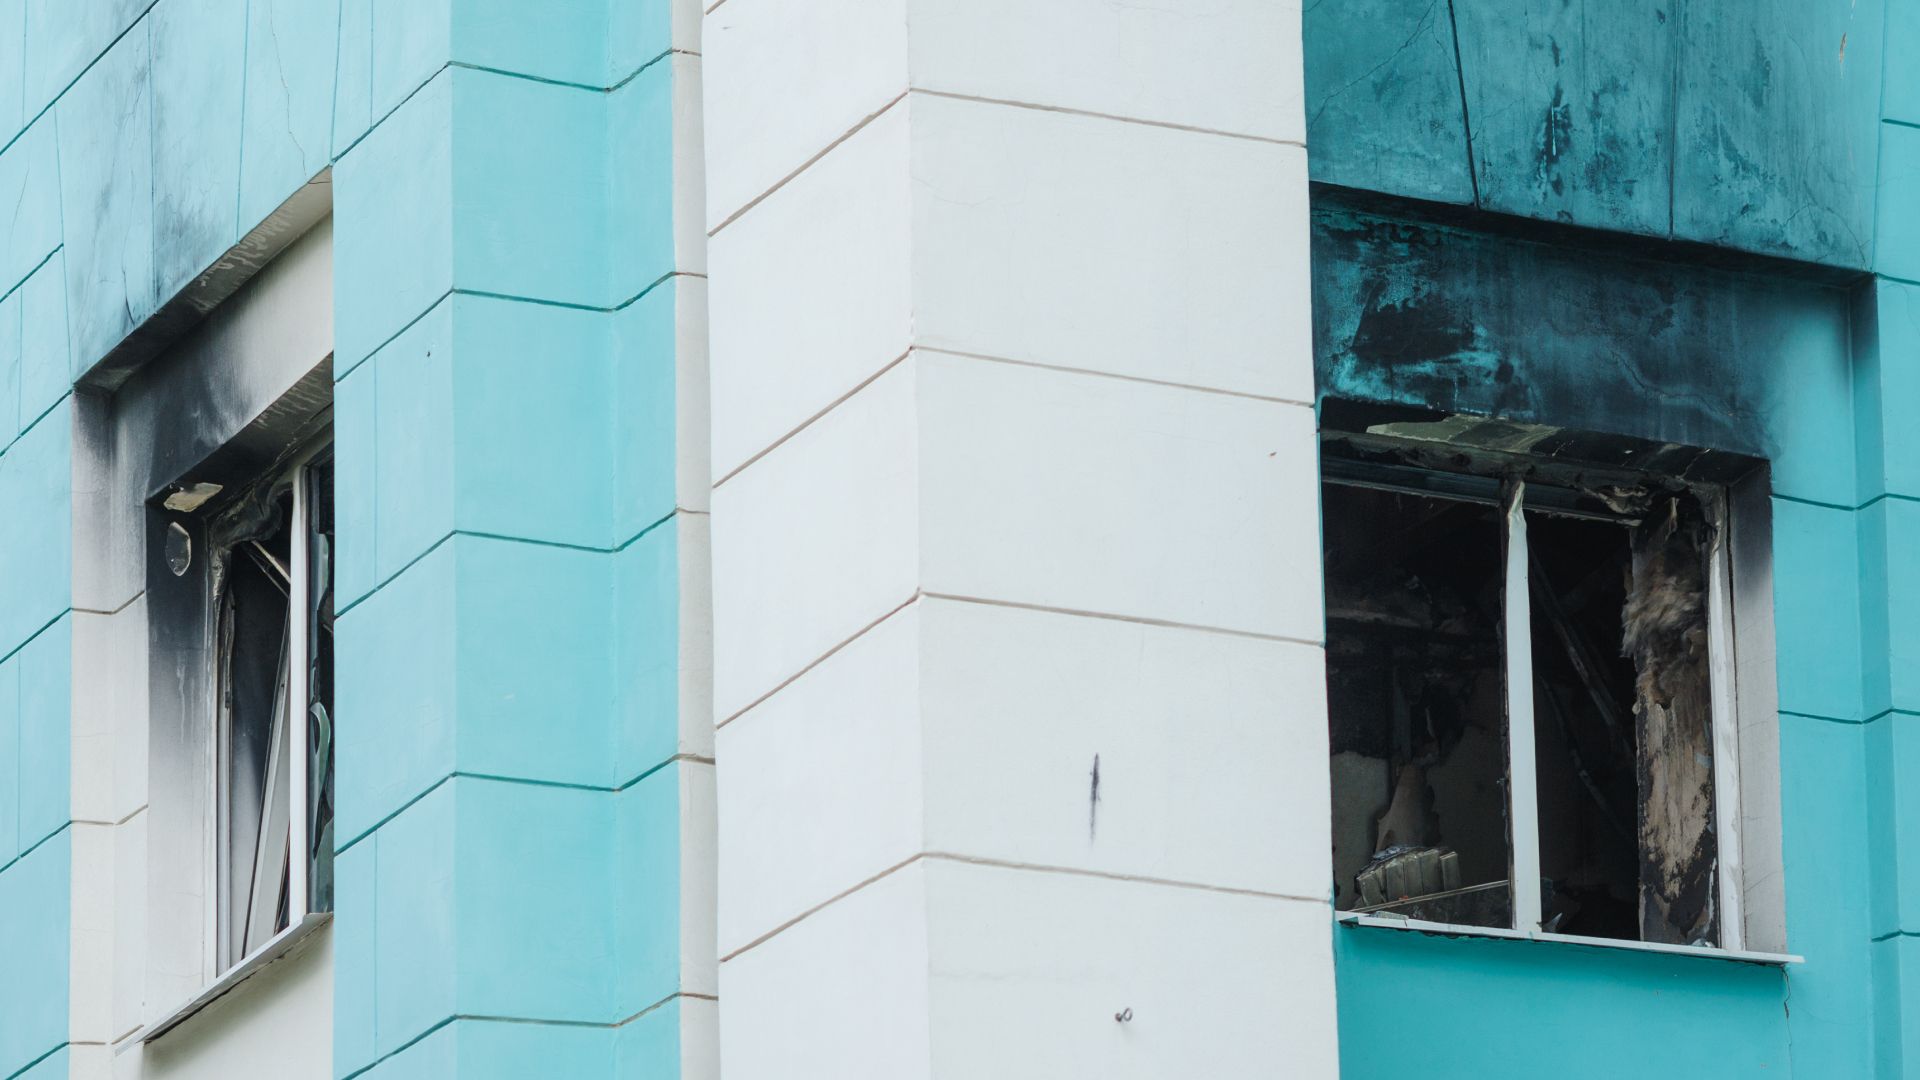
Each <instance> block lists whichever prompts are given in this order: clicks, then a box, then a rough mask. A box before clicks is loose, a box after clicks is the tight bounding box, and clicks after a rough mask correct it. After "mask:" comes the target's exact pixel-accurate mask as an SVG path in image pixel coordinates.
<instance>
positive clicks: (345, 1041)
mask: <svg viewBox="0 0 1920 1080" xmlns="http://www.w3.org/2000/svg"><path fill="white" fill-rule="evenodd" d="M341 715H342V716H343V717H344V716H345V715H346V713H345V712H342V713H341ZM345 775H346V769H345V768H344V766H343V767H342V768H341V770H340V776H342V777H344V776H345ZM335 835H342V834H339V833H336V834H335ZM379 847H380V836H379V834H377V833H376V834H373V835H371V836H368V837H366V838H365V839H363V840H361V841H360V842H358V843H356V844H354V845H353V846H351V847H349V848H347V849H345V850H343V851H341V852H339V853H338V854H336V855H335V856H334V859H333V1075H334V1076H336V1077H339V1076H347V1075H350V1074H352V1073H353V1072H355V1071H356V1070H359V1069H361V1068H364V1067H365V1066H366V1065H367V1064H368V1063H370V1062H372V1061H373V1060H374V1059H375V1058H376V1057H378V1056H379V1055H378V1054H377V1053H375V1051H374V1013H375V1004H374V1003H375V997H376V991H377V981H378V977H379V970H380V969H379V956H380V952H379V949H380V943H379V940H378V933H377V927H376V922H377V918H378V898H379V889H378V886H377V883H376V879H375V869H376V867H377V866H378V851H379Z"/></svg>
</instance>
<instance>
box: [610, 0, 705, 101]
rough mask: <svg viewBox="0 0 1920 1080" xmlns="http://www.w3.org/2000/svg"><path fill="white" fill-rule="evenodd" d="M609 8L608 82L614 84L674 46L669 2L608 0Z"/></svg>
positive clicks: (657, 0) (688, 43)
mask: <svg viewBox="0 0 1920 1080" xmlns="http://www.w3.org/2000/svg"><path fill="white" fill-rule="evenodd" d="M608 8H609V10H608V12H607V54H608V63H609V65H610V66H609V68H608V72H607V85H608V86H614V85H617V84H619V83H621V82H624V81H626V80H627V79H629V78H632V77H633V75H634V73H635V72H637V71H639V70H640V69H641V68H643V67H645V66H646V65H648V64H651V63H654V62H655V61H657V60H660V59H662V58H663V57H665V56H666V54H667V50H668V49H670V48H672V47H673V13H672V5H670V4H663V3H660V2H659V0H609V3H608ZM694 44H695V43H694V42H687V43H685V45H686V47H689V48H690V47H692V46H693V45H694Z"/></svg>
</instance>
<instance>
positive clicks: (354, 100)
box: [332, 0, 373, 159]
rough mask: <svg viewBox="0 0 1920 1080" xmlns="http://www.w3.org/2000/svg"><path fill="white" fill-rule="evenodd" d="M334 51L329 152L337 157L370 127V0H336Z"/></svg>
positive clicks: (371, 16) (371, 47) (371, 6)
mask: <svg viewBox="0 0 1920 1080" xmlns="http://www.w3.org/2000/svg"><path fill="white" fill-rule="evenodd" d="M334 53H335V55H337V56H338V57H339V61H338V65H337V70H336V72H335V76H334V80H333V123H332V145H333V156H334V158H336V159H338V158H339V157H340V156H341V155H343V154H345V153H346V152H347V150H348V148H350V147H351V146H353V144H354V143H356V142H358V141H359V140H360V138H361V136H363V135H365V134H366V133H367V130H368V129H369V128H371V127H373V0H340V28H339V30H338V32H337V34H336V36H335V41H334Z"/></svg>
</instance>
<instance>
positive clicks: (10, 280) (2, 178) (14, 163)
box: [0, 117, 60, 290]
mask: <svg viewBox="0 0 1920 1080" xmlns="http://www.w3.org/2000/svg"><path fill="white" fill-rule="evenodd" d="M0 205H7V206H17V207H19V208H20V212H19V213H17V214H6V215H0V289H8V290H10V289H12V288H13V287H14V286H15V285H18V284H19V283H20V282H21V281H23V280H25V279H26V276H27V275H28V274H30V273H32V272H33V268H34V267H36V266H39V265H40V264H41V263H42V262H43V261H45V260H46V257H47V256H48V255H49V254H51V253H52V252H53V249H54V248H56V247H59V246H60V156H59V147H58V145H57V142H56V139H55V136H54V124H53V120H52V118H51V117H46V118H42V119H41V120H40V121H38V122H37V123H35V124H34V125H33V126H32V127H30V128H28V129H27V130H26V132H25V133H24V134H22V135H21V136H20V138H19V139H17V140H15V141H14V143H13V145H11V146H8V147H7V148H6V149H5V150H0Z"/></svg>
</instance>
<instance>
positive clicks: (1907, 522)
mask: <svg viewBox="0 0 1920 1080" xmlns="http://www.w3.org/2000/svg"><path fill="white" fill-rule="evenodd" d="M1884 512H1885V514H1886V521H1887V534H1886V550H1887V559H1886V566H1887V578H1886V597H1885V602H1886V605H1887V624H1886V625H1887V643H1886V662H1887V670H1888V691H1889V704H1890V705H1891V706H1892V707H1893V708H1896V709H1899V710H1901V711H1903V712H1908V713H1915V714H1920V557H1916V553H1920V501H1915V500H1913V499H1909V498H1904V497H1901V498H1894V497H1889V498H1887V499H1886V500H1885V501H1884Z"/></svg>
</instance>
